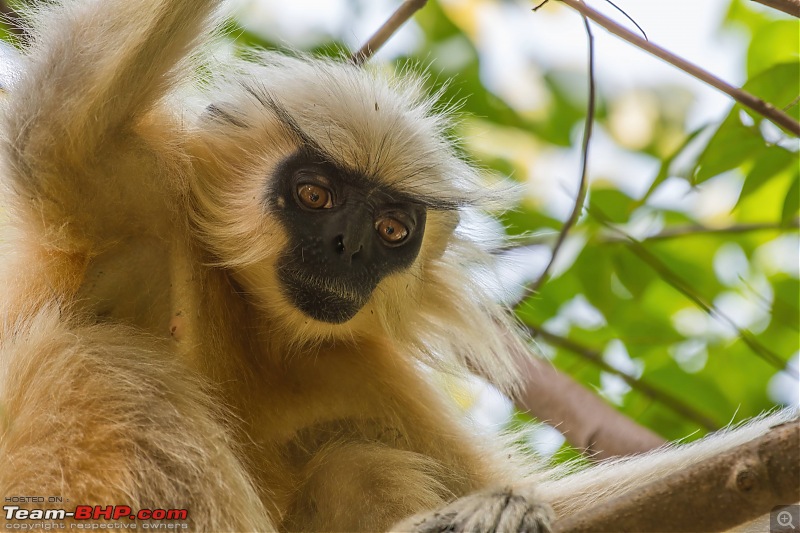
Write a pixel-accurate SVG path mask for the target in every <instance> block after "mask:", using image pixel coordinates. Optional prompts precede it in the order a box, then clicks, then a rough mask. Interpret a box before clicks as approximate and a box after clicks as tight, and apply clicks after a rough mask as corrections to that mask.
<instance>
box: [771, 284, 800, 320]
mask: <svg viewBox="0 0 800 533" xmlns="http://www.w3.org/2000/svg"><path fill="white" fill-rule="evenodd" d="M772 286H773V292H774V294H775V299H774V300H773V302H772V317H773V319H774V320H775V321H777V322H780V323H781V324H785V325H786V326H788V327H789V328H790V329H793V330H795V331H797V329H798V325H799V324H800V310H799V309H798V299H800V281H798V280H796V279H794V278H785V279H779V280H775V281H773V282H772Z"/></svg>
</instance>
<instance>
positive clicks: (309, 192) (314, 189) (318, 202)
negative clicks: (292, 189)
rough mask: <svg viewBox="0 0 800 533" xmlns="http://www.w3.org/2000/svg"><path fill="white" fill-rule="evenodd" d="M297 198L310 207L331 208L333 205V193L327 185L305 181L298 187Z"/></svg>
mask: <svg viewBox="0 0 800 533" xmlns="http://www.w3.org/2000/svg"><path fill="white" fill-rule="evenodd" d="M297 198H298V199H299V200H300V203H302V204H303V205H304V206H306V207H307V208H309V209H329V208H331V207H333V194H331V191H329V190H328V189H326V188H325V187H321V186H319V185H314V184H313V183H303V184H302V185H298V187H297Z"/></svg>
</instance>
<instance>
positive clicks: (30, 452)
mask: <svg viewBox="0 0 800 533" xmlns="http://www.w3.org/2000/svg"><path fill="white" fill-rule="evenodd" d="M4 327H5V328H6V331H5V332H4V334H3V335H2V336H0V339H1V340H0V494H2V495H6V496H8V495H44V496H61V497H63V498H64V501H65V502H66V501H69V502H70V503H69V504H67V506H68V507H69V506H75V505H83V504H86V505H101V506H107V505H127V506H130V507H131V508H132V509H133V510H134V511H135V510H138V509H142V508H150V509H187V510H188V520H189V523H190V524H191V525H192V527H193V529H195V530H202V531H274V528H273V527H271V525H270V523H269V521H268V519H267V515H266V513H265V511H264V509H263V507H262V505H261V503H260V500H259V498H258V496H257V495H256V493H255V491H254V489H253V487H252V486H251V483H250V479H249V477H248V475H247V474H246V473H245V470H244V468H243V466H242V465H241V464H240V461H239V460H238V458H237V454H236V453H235V450H234V448H233V446H232V445H231V442H230V440H229V438H228V436H227V434H226V431H225V430H224V429H223V425H222V424H221V423H220V418H221V416H222V415H223V413H222V411H221V410H220V409H218V408H216V407H215V405H213V399H212V398H211V397H210V396H209V395H208V394H206V393H204V392H202V391H203V385H202V383H199V382H198V380H196V379H194V378H192V377H191V376H190V375H189V373H188V372H186V371H185V370H184V369H182V368H180V367H179V366H178V365H177V364H174V363H173V362H171V361H170V360H169V359H168V358H167V357H164V348H163V346H162V343H161V342H160V341H155V340H153V339H151V338H148V337H144V336H141V335H137V334H136V333H134V332H133V331H132V330H130V329H127V328H122V327H115V326H110V325H92V326H70V325H68V324H67V322H66V321H65V320H64V319H62V318H59V316H58V312H57V311H55V310H53V309H48V308H43V309H41V310H40V311H39V312H38V313H36V314H35V315H32V316H29V317H28V318H27V319H26V320H25V321H24V322H22V323H18V324H17V325H16V326H10V325H8V324H6V325H5V326H4ZM21 505H22V506H24V504H21ZM34 505H36V504H34Z"/></svg>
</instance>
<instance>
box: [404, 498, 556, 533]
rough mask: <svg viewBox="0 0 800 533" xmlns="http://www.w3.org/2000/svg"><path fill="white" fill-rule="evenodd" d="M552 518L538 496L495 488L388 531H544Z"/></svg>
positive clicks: (541, 532)
mask: <svg viewBox="0 0 800 533" xmlns="http://www.w3.org/2000/svg"><path fill="white" fill-rule="evenodd" d="M525 492H527V491H525ZM552 519H553V511H552V510H551V509H550V507H549V506H548V505H547V504H545V503H542V502H540V501H538V499H536V498H534V497H531V496H530V495H523V494H522V493H521V491H515V490H514V489H511V488H502V489H497V488H495V489H492V490H486V491H481V492H477V493H475V494H470V495H469V496H465V497H464V498H460V499H458V500H456V501H454V502H452V503H450V504H448V505H447V506H445V507H443V508H441V509H438V510H436V511H431V512H427V513H421V514H417V515H414V516H411V517H409V518H406V519H405V520H403V521H402V522H400V523H398V524H396V525H395V526H394V527H392V529H391V531H410V532H413V533H445V532H447V533H462V532H463V533H485V532H487V531H494V532H496V533H547V532H548V531H550V524H551V522H552Z"/></svg>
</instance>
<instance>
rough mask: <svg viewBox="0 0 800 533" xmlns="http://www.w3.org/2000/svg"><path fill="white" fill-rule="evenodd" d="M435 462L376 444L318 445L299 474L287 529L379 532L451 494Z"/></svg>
mask: <svg viewBox="0 0 800 533" xmlns="http://www.w3.org/2000/svg"><path fill="white" fill-rule="evenodd" d="M443 470H444V469H443V468H442V466H441V465H440V464H438V463H437V462H436V461H435V460H433V459H431V458H430V457H427V456H425V455H422V454H418V453H414V452H409V451H404V450H398V449H394V448H391V447H389V446H387V445H384V444H380V443H377V442H367V441H352V440H344V441H340V440H336V441H332V442H329V443H327V444H325V445H323V446H322V447H321V448H320V449H319V450H318V451H317V452H316V453H315V454H314V455H313V456H312V458H311V460H310V461H309V462H308V464H307V465H306V466H305V468H304V469H303V471H302V472H301V474H300V479H301V488H300V491H299V492H298V494H297V498H296V500H295V504H294V505H293V506H292V509H291V511H290V513H289V516H288V517H287V519H286V522H285V528H286V529H287V530H289V531H384V530H386V528H388V527H389V526H390V525H391V524H393V523H394V522H396V521H397V520H399V519H400V518H402V517H404V516H407V515H409V514H410V513H413V512H415V511H417V510H419V509H431V508H436V507H439V506H441V505H442V504H443V503H444V502H445V501H447V500H448V499H450V498H451V494H450V492H449V491H448V489H447V488H446V487H445V486H444V484H443V483H442V482H441V481H440V480H441V479H442V478H443V477H446V476H447V473H446V472H444V471H443Z"/></svg>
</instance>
